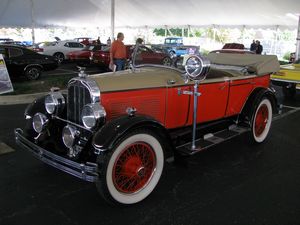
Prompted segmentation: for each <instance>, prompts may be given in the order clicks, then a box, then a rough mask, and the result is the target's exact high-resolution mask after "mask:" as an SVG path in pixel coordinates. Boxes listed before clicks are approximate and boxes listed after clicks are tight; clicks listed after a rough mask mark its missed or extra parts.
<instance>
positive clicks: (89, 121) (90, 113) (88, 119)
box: [81, 103, 106, 129]
mask: <svg viewBox="0 0 300 225" xmlns="http://www.w3.org/2000/svg"><path fill="white" fill-rule="evenodd" d="M105 117H106V112H105V109H104V107H103V106H101V105H100V104H99V103H94V104H87V105H85V106H84V107H83V109H82V113H81V119H82V123H83V125H84V126H85V127H86V128H88V129H91V128H93V127H95V126H96V125H97V124H98V123H102V122H104V120H105Z"/></svg>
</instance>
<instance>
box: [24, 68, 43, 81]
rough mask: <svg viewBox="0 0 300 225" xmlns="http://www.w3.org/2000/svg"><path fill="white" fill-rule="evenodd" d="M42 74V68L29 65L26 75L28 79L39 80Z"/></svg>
mask: <svg viewBox="0 0 300 225" xmlns="http://www.w3.org/2000/svg"><path fill="white" fill-rule="evenodd" d="M41 74H42V70H41V68H39V67H29V68H27V69H26V70H25V76H26V78H27V79H28V80H37V79H39V78H40V76H41Z"/></svg>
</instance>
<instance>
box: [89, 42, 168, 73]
mask: <svg viewBox="0 0 300 225" xmlns="http://www.w3.org/2000/svg"><path fill="white" fill-rule="evenodd" d="M109 49H110V48H109V47H107V48H104V49H103V50H101V51H94V52H92V55H91V61H92V62H93V63H94V64H96V65H99V66H100V67H102V68H105V69H108V67H109V62H110V56H109ZM133 50H134V45H126V59H127V60H130V58H131V55H132V53H133ZM136 63H138V64H160V65H167V66H170V65H171V64H172V59H171V58H170V57H169V55H168V54H166V53H163V52H157V51H154V50H152V49H150V48H148V47H146V46H140V47H139V54H138V57H137V59H136Z"/></svg>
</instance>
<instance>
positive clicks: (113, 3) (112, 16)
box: [110, 0, 115, 41]
mask: <svg viewBox="0 0 300 225" xmlns="http://www.w3.org/2000/svg"><path fill="white" fill-rule="evenodd" d="M110 21H111V34H110V39H111V41H113V40H114V37H115V0H111V18H110Z"/></svg>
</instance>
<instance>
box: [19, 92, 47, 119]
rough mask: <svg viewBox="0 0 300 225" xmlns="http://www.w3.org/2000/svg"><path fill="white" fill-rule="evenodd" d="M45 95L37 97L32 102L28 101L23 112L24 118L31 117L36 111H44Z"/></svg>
mask: <svg viewBox="0 0 300 225" xmlns="http://www.w3.org/2000/svg"><path fill="white" fill-rule="evenodd" d="M45 97H46V95H45V96H42V97H39V98H37V99H36V100H34V101H33V102H32V103H30V104H29V105H28V106H27V107H26V109H25V112H24V116H25V118H29V117H30V118H32V117H33V116H34V114H36V113H37V112H40V113H43V114H45V113H46V109H45Z"/></svg>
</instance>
